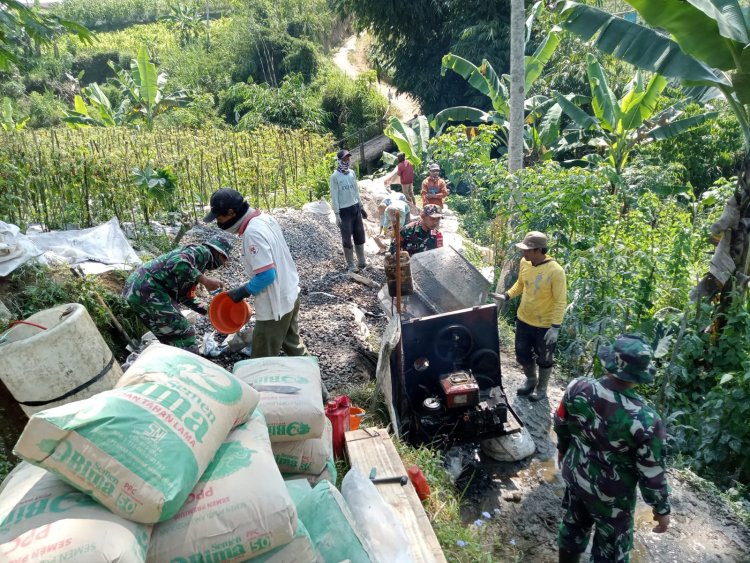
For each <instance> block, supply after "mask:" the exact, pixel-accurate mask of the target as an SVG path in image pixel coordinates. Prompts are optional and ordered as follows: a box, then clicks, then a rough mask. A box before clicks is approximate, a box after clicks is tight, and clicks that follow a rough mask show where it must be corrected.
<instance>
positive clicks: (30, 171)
mask: <svg viewBox="0 0 750 563" xmlns="http://www.w3.org/2000/svg"><path fill="white" fill-rule="evenodd" d="M331 146H332V140H331V138H330V137H328V136H321V135H316V134H313V133H309V132H306V131H291V130H286V129H280V128H275V127H260V128H258V129H256V130H255V131H254V132H253V133H234V132H231V131H220V130H212V131H191V132H185V131H176V130H169V129H165V130H157V131H154V132H145V131H139V130H136V129H125V128H119V127H118V128H106V129H104V128H90V129H83V130H70V129H50V130H43V131H25V132H11V133H2V134H0V194H2V195H0V217H3V218H5V219H6V220H10V222H11V223H15V224H18V225H20V226H22V227H23V226H26V225H28V224H29V223H41V224H43V225H45V226H47V227H48V228H61V227H63V226H65V225H66V224H75V225H79V226H88V225H95V224H98V223H101V222H103V221H106V220H108V219H110V218H112V217H113V216H116V217H117V218H118V219H120V221H128V222H133V223H135V224H136V225H138V224H144V223H147V222H149V220H150V219H154V218H157V219H160V220H169V218H170V217H169V216H168V212H170V211H174V210H178V211H179V212H181V213H182V214H183V216H184V217H185V218H186V219H187V218H190V219H193V220H196V219H197V218H198V217H199V216H200V213H201V211H202V207H203V206H204V205H206V204H207V202H208V199H209V197H210V195H211V193H212V192H213V191H214V190H216V189H218V188H220V187H223V186H233V187H235V188H236V189H238V190H240V191H242V192H243V193H244V194H245V195H247V196H248V198H249V200H250V201H251V202H252V203H253V204H255V205H257V206H259V207H263V208H273V207H277V206H299V205H301V204H302V203H304V202H306V201H309V200H310V199H312V198H313V197H315V195H316V194H317V193H318V190H319V185H321V184H322V183H325V179H326V178H327V176H328V174H330V166H329V164H330V163H328V162H327V160H326V158H325V155H326V152H327V151H328V150H329V149H330V147H331ZM147 167H150V168H151V169H153V170H158V171H162V172H164V174H163V175H164V176H168V177H169V178H170V182H169V185H170V187H171V188H172V190H171V192H170V193H169V194H168V197H167V198H164V197H153V194H151V193H149V191H148V189H146V190H144V189H141V188H139V185H138V184H137V182H136V180H137V179H138V176H137V175H136V174H135V172H136V171H143V170H144V169H146V168H147Z"/></svg>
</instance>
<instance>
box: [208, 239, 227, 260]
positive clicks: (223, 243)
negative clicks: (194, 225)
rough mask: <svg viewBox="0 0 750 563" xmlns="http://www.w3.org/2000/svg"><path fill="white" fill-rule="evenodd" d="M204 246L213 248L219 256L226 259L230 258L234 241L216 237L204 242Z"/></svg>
mask: <svg viewBox="0 0 750 563" xmlns="http://www.w3.org/2000/svg"><path fill="white" fill-rule="evenodd" d="M203 246H207V247H209V248H213V249H214V250H215V251H216V252H218V253H219V254H223V255H224V257H225V258H229V251H230V250H232V241H231V240H229V239H228V238H224V237H214V238H212V239H211V240H209V241H206V242H204V243H203Z"/></svg>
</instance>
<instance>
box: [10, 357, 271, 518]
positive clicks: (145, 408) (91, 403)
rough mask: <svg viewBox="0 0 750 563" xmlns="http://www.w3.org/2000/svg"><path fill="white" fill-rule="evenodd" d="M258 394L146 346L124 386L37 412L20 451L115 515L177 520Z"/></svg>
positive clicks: (209, 368)
mask: <svg viewBox="0 0 750 563" xmlns="http://www.w3.org/2000/svg"><path fill="white" fill-rule="evenodd" d="M257 402H258V393H257V392H256V391H255V390H253V389H252V388H251V387H249V386H248V385H246V384H244V383H242V382H241V381H239V380H238V379H237V378H235V377H233V376H232V374H230V373H229V372H227V371H226V370H224V369H222V368H221V367H219V366H217V365H216V364H214V363H212V362H210V361H208V360H205V359H203V358H201V357H200V356H196V355H195V354H191V353H190V352H186V351H184V350H180V349H178V348H173V347H171V346H164V345H162V344H154V345H152V346H150V347H149V348H147V349H146V351H145V352H143V353H142V354H141V355H140V357H139V358H138V359H137V360H136V361H135V362H134V363H133V365H132V366H131V367H130V369H129V370H128V371H127V372H126V373H125V374H124V375H123V376H122V378H121V379H120V381H119V382H118V383H117V388H115V389H113V390H111V391H106V392H104V393H99V394H98V395H94V396H93V397H90V398H88V399H86V400H84V401H77V402H74V403H69V404H67V405H62V406H59V407H55V408H53V409H48V410H45V411H41V412H38V413H36V414H34V415H33V416H32V417H31V419H30V420H29V423H28V424H27V425H26V428H25V429H24V431H23V433H22V434H21V438H20V439H19V440H18V443H17V444H16V447H15V453H16V455H18V456H20V457H22V458H23V459H25V460H26V461H29V462H31V463H34V464H36V465H40V466H41V467H44V468H46V469H49V470H50V471H52V472H53V473H56V474H57V475H59V476H60V477H62V478H63V479H64V480H65V481H67V482H69V483H70V484H72V485H73V486H75V487H76V488H78V489H80V490H81V491H83V492H84V493H86V494H88V495H91V496H92V497H94V498H95V499H96V500H98V501H99V502H100V503H102V504H103V505H104V506H106V507H107V508H109V509H110V510H111V511H112V512H114V513H115V514H118V515H120V516H123V517H125V518H128V519H129V520H133V521H135V522H143V523H153V522H158V521H162V520H167V519H169V518H171V517H172V516H174V515H175V514H176V513H177V511H178V510H179V508H180V507H181V506H182V505H183V503H184V502H185V500H187V498H188V495H189V494H190V491H191V490H192V489H193V487H194V486H195V484H196V483H197V482H198V478H199V477H200V476H201V475H202V474H203V471H204V470H205V469H206V467H207V466H208V464H209V463H210V462H211V459H212V458H213V457H214V454H215V453H216V450H218V449H219V446H221V444H222V443H223V442H224V440H225V438H226V437H227V434H229V431H230V430H231V429H232V428H233V427H234V426H235V425H237V424H238V423H241V422H243V421H244V420H246V419H247V417H248V415H249V414H250V412H251V411H252V410H253V409H254V408H255V405H256V404H257Z"/></svg>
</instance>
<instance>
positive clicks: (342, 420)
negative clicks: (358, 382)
mask: <svg viewBox="0 0 750 563" xmlns="http://www.w3.org/2000/svg"><path fill="white" fill-rule="evenodd" d="M350 408H351V403H350V402H349V397H347V396H346V395H342V396H341V397H336V398H335V399H331V400H330V401H328V403H326V417H328V420H330V421H331V426H332V427H333V440H332V442H333V456H334V457H335V458H337V459H339V458H341V457H342V456H343V454H344V433H345V432H347V431H348V430H349V429H350V426H349V417H350V412H349V410H350Z"/></svg>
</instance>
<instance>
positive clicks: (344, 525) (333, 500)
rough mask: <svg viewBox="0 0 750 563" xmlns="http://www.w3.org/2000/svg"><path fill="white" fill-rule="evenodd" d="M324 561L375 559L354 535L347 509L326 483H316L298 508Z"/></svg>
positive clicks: (358, 562) (367, 562)
mask: <svg viewBox="0 0 750 563" xmlns="http://www.w3.org/2000/svg"><path fill="white" fill-rule="evenodd" d="M297 511H298V514H299V519H300V520H301V521H302V523H303V524H304V525H305V527H306V528H307V531H308V532H309V533H310V537H311V538H312V541H313V545H315V549H316V550H317V551H318V553H319V554H320V556H321V557H322V558H323V561H346V560H347V559H348V560H350V561H351V563H371V561H373V560H374V559H373V558H372V556H371V554H370V553H369V552H368V550H367V548H366V547H365V541H364V539H363V538H362V536H361V535H360V534H359V532H357V530H356V527H355V524H354V517H353V516H352V514H351V512H350V511H349V507H348V506H347V504H346V501H345V500H344V497H342V496H341V493H340V492H338V491H337V490H336V487H334V486H333V485H332V484H331V483H329V482H328V481H321V482H320V483H318V484H317V485H316V486H315V488H313V490H312V492H311V493H310V494H309V495H307V496H306V497H305V498H304V499H303V500H302V502H300V504H299V506H298V507H297Z"/></svg>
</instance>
